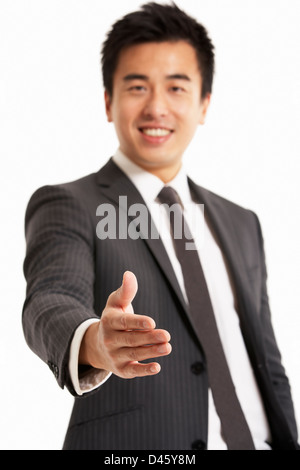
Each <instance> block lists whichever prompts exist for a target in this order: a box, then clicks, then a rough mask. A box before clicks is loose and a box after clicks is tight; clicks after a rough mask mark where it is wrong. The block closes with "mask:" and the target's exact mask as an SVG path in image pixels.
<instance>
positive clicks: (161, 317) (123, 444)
mask: <svg viewBox="0 0 300 470" xmlns="http://www.w3.org/2000/svg"><path fill="white" fill-rule="evenodd" d="M190 189H191V191H193V193H194V194H195V196H196V197H197V199H198V201H199V203H202V204H204V205H205V212H206V214H207V216H208V219H209V223H210V225H211V227H212V229H213V230H214V232H215V234H216V236H217V239H218V242H219V244H220V246H221V249H222V251H223V253H224V255H225V258H226V260H227V263H228V268H229V271H230V273H231V277H232V280H233V284H234V288H235V292H236V297H237V300H238V310H239V315H240V322H241V328H242V332H243V336H244V339H245V343H246V347H247V350H248V353H249V357H250V359H251V363H252V366H253V369H254V372H255V376H256V379H257V382H258V385H259V388H260V391H261V395H262V399H263V402H264V405H265V410H266V414H267V416H268V420H269V425H270V429H271V433H272V445H273V447H274V448H276V449H296V448H297V430H296V423H295V418H294V410H293V404H292V399H291V395H290V389H289V383H288V379H287V377H286V375H285V372H284V369H283V367H282V365H281V360H280V353H279V351H278V348H277V346H276V341H275V338H274V334H273V330H272V326H271V322H270V312H269V308H268V298H267V292H266V270H265V263H264V253H263V241H262V236H261V232H260V226H259V223H258V220H257V218H256V216H255V215H254V214H253V213H252V212H250V211H247V210H245V209H242V208H240V207H238V206H236V205H234V204H232V203H230V202H228V201H226V200H224V199H222V198H220V197H219V196H216V195H215V194H213V193H211V192H209V191H207V190H205V189H203V188H200V187H199V186H196V185H195V184H194V183H193V182H192V181H190ZM122 195H126V196H127V197H128V207H129V206H130V205H131V204H134V203H138V202H140V203H142V202H143V201H142V199H141V196H140V194H139V193H138V191H137V190H136V188H135V187H134V186H133V184H132V183H131V182H130V180H129V179H128V178H127V177H126V176H125V174H124V173H123V172H122V171H121V170H120V169H119V168H118V167H117V166H116V165H115V164H114V163H113V162H112V161H111V160H110V161H109V162H108V163H107V164H106V166H105V167H104V168H102V169H101V170H100V171H99V172H98V173H96V174H92V175H89V176H87V177H85V178H82V179H80V180H78V181H75V182H72V183H67V184H64V185H59V186H51V187H50V186H47V187H44V188H41V189H40V190H38V191H37V192H36V193H35V194H34V195H33V197H32V199H31V200H30V202H29V205H28V209H27V213H26V239H27V254H26V259H25V263H24V272H25V276H26V279H27V283H28V288H27V297H26V301H25V304H24V312H23V327H24V333H25V337H26V340H27V342H28V344H29V346H30V347H31V348H32V349H33V351H34V352H35V353H36V354H38V355H39V356H40V357H41V358H42V359H43V360H44V361H45V362H46V363H48V365H49V367H50V368H51V370H52V371H53V372H54V375H55V376H56V378H57V380H58V383H59V385H60V386H61V387H63V386H67V387H68V389H69V390H70V392H71V393H73V394H75V393H74V390H73V388H72V384H71V381H70V378H69V375H68V357H69V347H70V342H71V340H72V336H73V334H74V331H75V330H76V328H77V327H78V325H79V324H80V323H82V322H83V321H84V320H86V319H88V318H91V317H97V316H99V315H101V311H102V310H103V308H104V306H105V303H106V300H107V297H108V295H109V294H110V293H111V292H112V291H113V290H115V289H116V288H117V287H119V285H120V284H121V282H122V275H123V272H124V271H126V270H131V271H133V272H134V273H135V274H136V276H137V279H138V282H139V290H138V293H137V295H136V297H135V299H134V301H133V307H134V310H135V312H136V313H141V314H145V315H149V316H151V317H153V318H154V320H155V322H156V324H157V326H158V327H159V328H164V329H166V330H168V331H170V334H171V337H172V346H173V351H172V354H171V355H170V356H167V357H162V358H160V359H159V361H160V363H161V365H162V372H161V373H160V374H158V375H156V376H154V377H145V378H137V379H133V380H124V379H120V378H118V377H116V376H112V377H111V378H110V379H109V380H108V381H107V382H106V383H105V385H104V386H103V387H101V388H100V389H98V390H97V391H95V392H91V393H89V394H87V396H85V397H84V398H78V397H77V398H75V404H74V409H73V412H72V416H71V420H70V423H69V428H68V432H67V435H66V439H65V444H64V448H65V449H106V450H117V449H120V450H125V449H128V450H129V449H151V450H155V449H157V450H163V449H167V450H178V449H181V450H183V449H188V450H189V449H191V448H195V449H196V448H198V449H201V448H205V445H206V440H207V420H208V418H207V408H208V382H207V374H206V370H205V358H204V357H203V354H202V350H201V344H200V343H199V340H198V338H197V335H196V333H195V331H194V329H193V326H192V323H191V322H190V320H189V317H188V312H187V310H186V305H185V302H184V299H183V297H182V294H181V290H180V288H179V286H178V284H177V280H176V277H175V274H174V272H173V270H172V267H171V264H170V262H169V259H168V257H167V254H166V252H165V249H164V247H163V244H162V243H161V241H160V240H157V239H152V240H151V239H141V238H139V239H137V240H132V239H130V238H127V239H121V240H120V239H106V240H99V239H98V238H97V236H96V225H97V223H98V221H99V219H98V218H97V217H96V209H97V207H98V206H99V205H100V204H103V203H110V204H114V205H115V207H116V208H118V202H119V196H122ZM117 222H118V217H117ZM117 233H118V227H117Z"/></svg>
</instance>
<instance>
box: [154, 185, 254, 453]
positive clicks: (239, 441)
mask: <svg viewBox="0 0 300 470" xmlns="http://www.w3.org/2000/svg"><path fill="white" fill-rule="evenodd" d="M158 199H159V201H160V202H161V203H163V204H167V205H168V206H169V208H170V207H172V210H170V211H169V214H170V223H171V229H172V232H173V241H174V247H175V251H176V255H177V258H178V260H179V262H180V264H181V269H182V274H183V279H184V285H185V290H186V295H187V299H188V303H189V311H190V316H191V320H192V323H193V325H194V328H195V330H196V332H197V334H198V337H199V338H200V342H201V345H202V348H203V351H204V354H205V357H206V364H207V373H208V380H209V385H210V388H211V390H212V394H213V398H214V403H215V407H216V410H217V413H218V415H219V418H220V420H221V428H222V435H223V437H224V440H225V442H226V444H227V447H228V449H229V450H255V447H254V444H253V440H252V437H251V434H250V431H249V427H248V424H247V422H246V420H245V417H244V414H243V411H242V409H241V406H240V403H239V400H238V398H237V396H236V393H235V388H234V384H233V382H232V379H231V375H230V372H229V368H228V365H227V361H226V358H225V354H224V351H223V347H222V343H221V339H220V336H219V332H218V328H217V324H216V320H215V315H214V312H213V308H212V304H211V300H210V296H209V292H208V289H207V285H206V281H205V277H204V274H203V270H202V266H201V263H200V259H199V256H198V253H197V251H196V250H190V249H188V250H187V249H186V246H187V245H186V244H187V243H188V244H189V245H188V246H189V247H190V246H191V245H190V244H191V243H193V239H192V236H191V234H190V231H189V228H188V226H187V223H186V222H185V219H184V216H183V211H182V209H181V205H180V204H179V198H178V195H177V193H176V191H175V190H174V189H173V188H171V187H169V186H165V187H164V188H163V189H162V191H161V192H160V193H159V195H158ZM175 223H176V224H178V225H179V224H182V225H181V226H182V227H183V228H182V231H181V233H182V236H180V237H178V225H176V228H175V226H174V224H175ZM174 234H176V235H175V236H174Z"/></svg>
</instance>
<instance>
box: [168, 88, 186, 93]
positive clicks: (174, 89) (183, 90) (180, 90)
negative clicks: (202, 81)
mask: <svg viewBox="0 0 300 470" xmlns="http://www.w3.org/2000/svg"><path fill="white" fill-rule="evenodd" d="M170 89H171V91H172V92H173V93H176V94H179V93H184V92H185V89H184V88H183V87H181V86H172V87H171V88H170Z"/></svg>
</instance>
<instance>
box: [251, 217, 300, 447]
mask: <svg viewBox="0 0 300 470" xmlns="http://www.w3.org/2000/svg"><path fill="white" fill-rule="evenodd" d="M255 218H256V223H257V230H258V237H259V243H260V260H261V270H262V290H261V311H260V313H261V321H262V331H263V332H264V345H265V351H266V357H267V366H268V370H269V372H270V375H271V379H272V383H273V386H274V390H275V393H276V396H277V398H278V401H279V403H280V405H281V408H282V410H283V412H284V414H285V416H286V418H287V421H288V423H289V426H290V429H291V432H292V434H293V436H294V440H295V442H297V424H296V420H295V413H294V406H293V400H292V396H291V389H290V384H289V380H288V377H287V376H286V373H285V369H284V367H283V365H282V360H281V354H280V351H279V348H278V345H277V341H276V337H275V334H274V330H273V326H272V318H271V312H270V308H269V299H268V292H267V269H266V262H265V253H264V242H263V236H262V232H261V227H260V223H259V220H258V218H257V217H256V216H255Z"/></svg>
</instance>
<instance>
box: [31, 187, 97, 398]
mask: <svg viewBox="0 0 300 470" xmlns="http://www.w3.org/2000/svg"><path fill="white" fill-rule="evenodd" d="M25 233H26V242H27V252H26V258H25V262H24V274H25V278H26V280H27V295H26V300H25V304H24V308H23V329H24V334H25V338H26V340H27V343H28V345H29V346H30V348H31V349H32V350H33V351H34V352H35V353H36V354H37V355H38V356H39V357H40V358H41V359H42V360H43V361H45V362H46V363H47V364H48V365H49V367H50V368H51V370H52V371H53V372H54V375H55V377H56V379H57V381H58V383H59V385H60V386H61V387H64V386H65V385H66V386H67V387H68V388H69V389H70V391H71V393H74V390H73V387H72V383H71V381H70V377H69V373H68V359H69V348H70V344H71V340H72V337H73V334H74V332H75V330H76V329H77V328H78V326H79V325H80V324H81V323H82V322H84V321H85V320H87V319H90V318H97V315H96V312H95V311H94V309H93V283H94V261H93V249H94V247H93V237H92V234H93V232H92V224H91V221H90V220H89V218H88V215H87V211H86V210H85V209H84V207H82V206H81V204H80V203H79V202H78V201H77V200H76V199H75V198H74V197H73V196H72V194H71V193H70V191H68V190H66V189H65V188H64V187H59V186H54V187H44V188H41V189H40V190H38V191H37V192H36V193H35V194H34V195H33V197H32V198H31V200H30V202H29V204H28V208H27V212H26V218H25Z"/></svg>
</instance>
